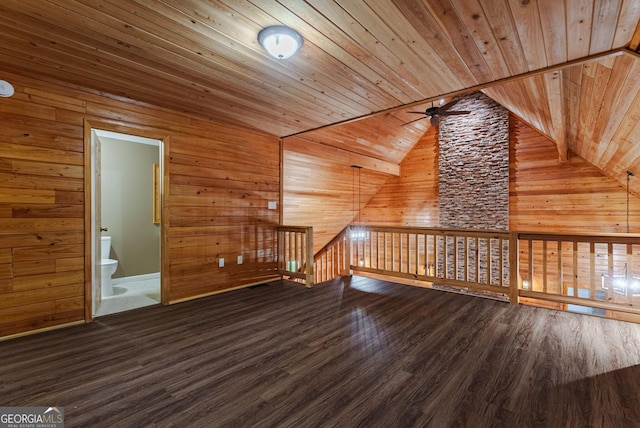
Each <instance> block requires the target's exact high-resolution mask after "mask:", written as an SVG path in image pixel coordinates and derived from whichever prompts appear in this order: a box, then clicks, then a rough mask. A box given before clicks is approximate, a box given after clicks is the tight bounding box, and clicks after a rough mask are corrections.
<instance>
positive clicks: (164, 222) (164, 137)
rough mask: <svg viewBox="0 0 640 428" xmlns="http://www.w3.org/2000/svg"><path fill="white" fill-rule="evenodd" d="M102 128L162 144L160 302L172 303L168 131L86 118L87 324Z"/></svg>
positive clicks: (85, 312)
mask: <svg viewBox="0 0 640 428" xmlns="http://www.w3.org/2000/svg"><path fill="white" fill-rule="evenodd" d="M92 129H103V130H105V131H111V132H119V133H122V134H129V135H136V136H139V137H145V138H151V139H154V140H159V141H160V142H161V144H160V169H161V177H162V192H161V195H160V207H161V208H160V210H161V218H160V296H161V303H162V304H163V305H166V304H168V303H169V293H168V291H169V282H168V278H167V273H168V272H167V268H166V266H167V263H166V257H167V256H166V254H167V251H166V244H167V226H168V216H167V208H166V204H165V201H167V200H168V196H169V174H168V168H167V166H168V165H169V140H170V137H169V135H168V134H167V132H166V131H163V130H161V129H153V128H146V127H145V128H141V127H136V126H130V125H122V124H114V123H110V122H101V121H98V120H88V119H84V318H85V322H91V321H92V320H93V313H92V305H93V284H92V275H91V270H92V265H93V251H92V245H91V244H92V228H93V218H92V204H91V198H92V195H93V192H92V184H93V183H92V180H93V171H92V169H91V157H92V146H91V130H92Z"/></svg>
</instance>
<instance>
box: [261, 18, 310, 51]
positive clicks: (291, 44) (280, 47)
mask: <svg viewBox="0 0 640 428" xmlns="http://www.w3.org/2000/svg"><path fill="white" fill-rule="evenodd" d="M258 42H260V44H261V45H262V47H263V48H264V49H265V50H266V51H267V52H268V53H269V55H271V56H272V57H274V58H277V59H287V58H289V57H291V56H293V54H295V53H296V52H298V49H300V47H301V46H302V36H301V35H300V34H299V33H298V32H297V31H296V30H293V29H291V28H289V27H285V26H284V25H273V26H271V27H266V28H263V29H262V30H261V31H260V32H259V33H258Z"/></svg>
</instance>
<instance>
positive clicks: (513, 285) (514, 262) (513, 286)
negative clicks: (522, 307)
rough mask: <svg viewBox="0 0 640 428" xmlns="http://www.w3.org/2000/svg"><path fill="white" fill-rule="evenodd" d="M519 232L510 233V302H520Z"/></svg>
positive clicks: (515, 303) (513, 303)
mask: <svg viewBox="0 0 640 428" xmlns="http://www.w3.org/2000/svg"><path fill="white" fill-rule="evenodd" d="M519 260H520V258H519V257H518V232H513V231H512V232H510V234H509V303H511V304H512V305H517V304H518V272H520V269H519V268H518V261H519Z"/></svg>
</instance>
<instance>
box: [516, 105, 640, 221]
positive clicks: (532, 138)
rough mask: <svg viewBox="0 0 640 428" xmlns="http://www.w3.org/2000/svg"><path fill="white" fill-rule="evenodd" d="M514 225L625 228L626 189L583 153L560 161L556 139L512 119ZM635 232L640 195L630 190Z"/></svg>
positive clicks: (631, 212)
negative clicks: (586, 158)
mask: <svg viewBox="0 0 640 428" xmlns="http://www.w3.org/2000/svg"><path fill="white" fill-rule="evenodd" d="M510 127H511V132H510V139H511V143H510V146H511V154H510V158H511V159H510V165H511V166H510V170H511V171H510V181H511V184H510V194H511V195H510V199H509V202H510V229H511V230H519V231H545V232H587V233H588V232H626V189H625V187H624V186H622V185H621V184H620V183H618V182H617V181H616V180H614V179H611V178H609V177H607V176H605V175H604V174H603V173H602V172H601V171H600V170H598V168H596V167H594V166H593V165H591V164H590V163H588V162H587V161H585V160H584V159H583V158H581V157H579V156H576V155H572V156H571V157H570V159H569V161H568V162H559V161H558V159H557V156H555V154H554V153H553V151H554V150H555V144H554V143H553V141H551V140H549V139H548V138H546V137H544V136H543V135H541V134H540V133H538V132H537V131H535V130H533V129H532V128H531V127H529V126H528V125H526V124H525V123H524V122H522V121H521V120H519V119H517V118H516V117H515V116H513V115H512V116H511V120H510ZM629 213H630V215H629V222H630V232H631V233H639V232H640V199H639V198H638V197H637V195H635V194H632V195H631V196H630V211H629Z"/></svg>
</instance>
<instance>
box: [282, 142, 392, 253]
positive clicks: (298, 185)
mask: <svg viewBox="0 0 640 428" xmlns="http://www.w3.org/2000/svg"><path fill="white" fill-rule="evenodd" d="M283 144H284V146H283V152H284V153H283V170H284V178H283V198H284V200H283V205H284V213H283V224H285V225H287V226H312V227H313V245H314V253H315V252H317V251H318V250H319V249H321V248H322V247H323V246H324V245H325V244H327V243H328V242H329V241H330V240H331V239H333V237H335V236H336V235H337V234H338V233H339V232H340V231H341V230H342V229H343V228H344V227H345V226H347V225H348V224H349V223H351V222H352V221H354V218H355V219H356V220H357V216H355V212H356V211H357V206H356V205H357V198H358V195H357V193H358V185H357V175H354V172H355V171H354V169H353V168H351V164H350V162H349V160H353V159H350V158H349V156H348V153H346V152H344V151H342V150H339V149H336V148H333V147H330V146H326V145H324V144H319V143H313V142H311V141H306V140H302V139H300V138H297V137H290V138H286V139H284V142H283ZM300 145H303V146H304V147H300ZM356 160H357V159H356ZM360 174H361V175H360V183H361V188H360V206H361V207H364V206H365V205H366V204H367V202H368V201H369V199H370V198H371V197H372V196H373V195H375V194H376V193H377V192H378V190H379V189H380V187H381V186H382V185H383V184H384V183H385V181H386V180H387V179H388V177H389V176H390V175H389V174H385V173H380V172H376V171H373V170H370V169H368V168H366V167H364V168H362V169H360ZM354 178H355V180H356V181H355V186H354ZM354 191H355V198H356V199H355V204H356V205H354Z"/></svg>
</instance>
